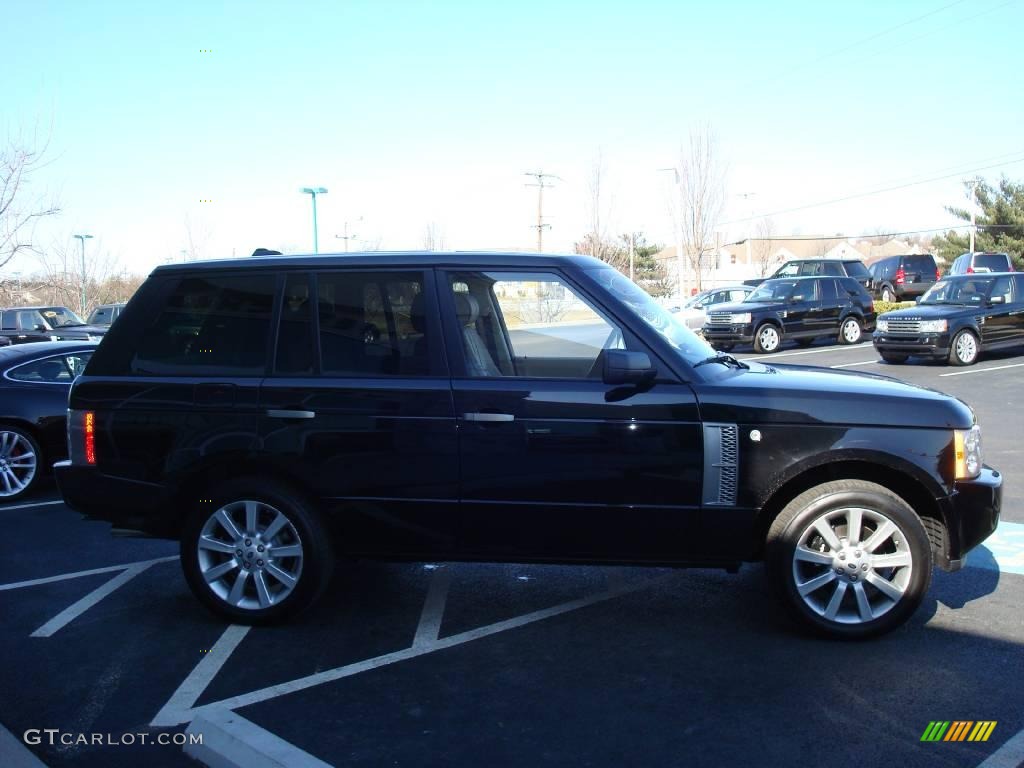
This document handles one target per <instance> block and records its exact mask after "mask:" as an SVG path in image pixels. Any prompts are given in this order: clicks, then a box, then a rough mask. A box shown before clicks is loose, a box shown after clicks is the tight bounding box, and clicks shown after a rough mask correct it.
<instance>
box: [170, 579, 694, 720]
mask: <svg viewBox="0 0 1024 768" xmlns="http://www.w3.org/2000/svg"><path fill="white" fill-rule="evenodd" d="M673 575H674V574H671V573H670V574H666V575H665V576H658V577H655V578H651V579H644V580H643V581H640V582H634V583H633V584H629V585H627V586H624V587H622V588H621V589H616V590H607V591H604V592H599V593H597V594H595V595H590V596H589V597H583V598H580V599H578V600H571V601H569V602H567V603H562V604H560V605H555V606H552V607H551V608H544V609H542V610H539V611H533V612H532V613H527V614H524V615H522V616H517V617H515V618H512V619H506V620H504V621H498V622H495V623H494V624H487V625H486V626H483V627H478V628H476V629H470V630H467V631H466V632H460V633H458V634H456V635H451V636H449V637H444V638H440V639H438V640H435V641H433V642H430V643H425V644H424V645H421V646H419V647H410V648H406V649H404V650H401V651H393V652H392V653H386V654H384V655H382V656H376V657H374V658H372V659H366V660H365V661H358V662H355V663H353V664H346V665H344V666H342V667H335V668H334V669H328V670H324V671H323V672H318V673H316V674H313V675H307V676H305V677H300V678H297V679H295V680H289V681H288V682H284V683H278V684H277V685H271V686H268V687H266V688H260V689H259V690H256V691H250V692H249V693H243V694H240V695H238V696H232V697H231V698H227V699H223V700H221V701H215V702H211V703H210V704H204V705H203V706H201V707H196V708H194V709H190V708H186V707H176V708H175V707H172V706H171V702H168V703H167V705H165V706H164V707H163V709H161V710H160V712H159V713H158V714H157V716H156V717H155V718H153V721H152V722H151V723H150V725H152V726H153V727H169V726H173V725H180V724H182V723H187V722H189V721H191V720H193V719H194V718H195V717H197V716H199V715H202V714H206V713H207V712H210V711H212V710H223V709H231V710H233V709H238V708H240V707H247V706H249V705H251V704H258V703H259V702H261V701H268V700H269V699H275V698H277V697H279V696H285V695H287V694H289V693H295V692H297V691H302V690H305V689H307V688H313V687H315V686H318V685H323V684H324V683H330V682H334V681H335V680H341V679H343V678H346V677H352V676H353V675H358V674H360V673H361V672H368V671H369V670H372V669H377V668H379V667H385V666H388V665H389V664H396V663H398V662H400V661H405V660H407V659H413V658H416V657H417V656H424V655H426V654H428V653H433V652H434V651H440V650H444V649H446V648H453V647H455V646H458V645H462V644H463V643H468V642H470V641H472V640H478V639H480V638H482V637H489V636H490V635H495V634H498V633H499V632H506V631H508V630H510V629H516V628H518V627H522V626H525V625H527V624H533V623H534V622H537V621H543V620H544V619H549V618H552V617H553V616H559V615H561V614H563V613H568V612H570V611H575V610H579V609H580V608H586V607H588V606H591V605H596V604H597V603H602V602H604V601H606V600H611V599H612V598H616V597H621V596H623V595H626V594H629V593H631V592H636V591H637V590H640V589H644V588H645V587H650V586H652V585H654V584H658V583H660V582H663V581H665V580H667V579H669V578H671V577H672V576H673ZM200 663H202V662H200ZM204 687H205V686H204ZM201 693H202V691H199V692H198V693H196V695H195V697H194V698H193V701H195V699H197V698H198V697H199V695H200V694H201ZM172 700H173V697H172Z"/></svg>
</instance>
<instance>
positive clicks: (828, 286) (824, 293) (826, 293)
mask: <svg viewBox="0 0 1024 768" xmlns="http://www.w3.org/2000/svg"><path fill="white" fill-rule="evenodd" d="M818 282H819V283H821V300H822V301H830V302H834V301H835V300H836V281H835V280H819V281H818Z"/></svg>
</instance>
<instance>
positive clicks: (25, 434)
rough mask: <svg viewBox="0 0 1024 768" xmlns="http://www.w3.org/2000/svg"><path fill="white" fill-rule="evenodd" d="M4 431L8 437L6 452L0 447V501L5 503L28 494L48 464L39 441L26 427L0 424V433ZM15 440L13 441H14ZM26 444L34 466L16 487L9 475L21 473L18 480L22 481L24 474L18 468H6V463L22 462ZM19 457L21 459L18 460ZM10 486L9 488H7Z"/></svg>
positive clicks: (16, 463)
mask: <svg viewBox="0 0 1024 768" xmlns="http://www.w3.org/2000/svg"><path fill="white" fill-rule="evenodd" d="M3 433H6V434H7V435H9V436H10V437H9V438H8V442H7V451H8V452H7V453H6V454H5V452H4V451H3V450H2V449H0V503H7V502H10V501H15V500H16V499H22V498H24V497H25V496H26V495H28V494H29V493H30V492H31V491H32V489H33V488H35V487H36V485H37V484H38V483H39V476H40V475H41V474H42V473H43V467H46V466H48V464H47V462H46V457H45V456H44V455H43V452H42V450H41V449H40V448H39V442H38V441H37V440H36V438H35V436H34V435H33V434H32V433H31V432H29V431H28V430H27V429H24V428H22V427H18V426H14V425H13V424H0V434H3ZM15 440H17V442H16V443H15V442H14V441H15ZM26 444H27V445H28V446H29V448H30V450H31V452H32V457H33V458H34V459H35V467H34V468H33V470H32V473H31V477H29V478H28V481H27V482H25V485H24V487H22V488H20V489H17V490H15V489H16V488H17V485H18V482H16V481H15V480H11V479H10V476H11V475H15V477H16V478H17V476H18V475H21V477H20V478H18V481H20V482H24V480H25V475H23V474H22V470H21V469H19V468H15V467H12V468H10V469H8V466H7V463H8V462H11V463H12V464H15V465H20V464H22V463H23V461H24V459H25V458H27V454H26V452H25V445H26ZM19 458H21V459H22V461H19ZM5 476H6V477H5ZM8 486H10V490H8Z"/></svg>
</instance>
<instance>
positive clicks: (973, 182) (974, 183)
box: [964, 177, 981, 253]
mask: <svg viewBox="0 0 1024 768" xmlns="http://www.w3.org/2000/svg"><path fill="white" fill-rule="evenodd" d="M964 184H965V185H966V186H967V187H968V188H969V189H970V196H971V253H974V230H975V229H976V227H975V224H974V214H975V209H976V208H977V207H978V204H977V201H976V200H975V195H974V193H975V190H977V189H978V185H979V184H981V178H980V177H975V178H973V179H968V180H967V181H965V182H964Z"/></svg>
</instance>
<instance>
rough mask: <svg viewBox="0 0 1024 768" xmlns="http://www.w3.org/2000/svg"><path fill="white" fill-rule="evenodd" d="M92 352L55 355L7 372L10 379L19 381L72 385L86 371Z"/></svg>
mask: <svg viewBox="0 0 1024 768" xmlns="http://www.w3.org/2000/svg"><path fill="white" fill-rule="evenodd" d="M90 357H92V352H75V353H74V354H71V355H55V356H54V357H44V358H43V359H42V360H33V361H32V362H30V363H24V364H22V365H19V366H18V367H16V368H12V369H11V370H9V371H8V372H7V375H8V377H10V378H12V379H16V380H18V381H31V382H49V383H51V384H70V383H71V382H72V381H74V379H75V377H76V376H78V375H80V374H81V373H82V371H83V370H85V364H86V363H87V362H89V358H90Z"/></svg>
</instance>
